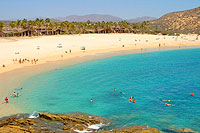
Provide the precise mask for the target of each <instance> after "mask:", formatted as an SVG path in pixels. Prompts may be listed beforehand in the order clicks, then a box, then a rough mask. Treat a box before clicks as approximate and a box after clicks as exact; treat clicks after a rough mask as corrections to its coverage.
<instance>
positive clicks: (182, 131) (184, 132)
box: [176, 128, 198, 133]
mask: <svg viewBox="0 0 200 133" xmlns="http://www.w3.org/2000/svg"><path fill="white" fill-rule="evenodd" d="M176 131H177V132H179V133H198V132H197V131H194V130H192V129H190V128H180V129H178V130H176Z"/></svg>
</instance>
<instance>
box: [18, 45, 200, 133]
mask: <svg viewBox="0 0 200 133" xmlns="http://www.w3.org/2000/svg"><path fill="white" fill-rule="evenodd" d="M22 86H23V88H24V90H23V91H22V92H20V93H21V95H22V96H21V97H19V98H17V99H15V102H16V104H19V107H20V108H22V109H24V110H25V111H27V112H33V111H48V112H51V113H68V112H85V113H89V114H95V115H100V116H104V117H107V118H109V119H111V120H113V121H114V122H115V124H114V126H115V127H126V126H131V125H148V126H150V127H155V128H159V129H166V128H168V127H176V128H183V127H184V128H191V129H193V130H197V131H200V49H186V50H173V51H161V52H152V53H141V54H132V55H124V56H117V57H111V58H105V59H101V60H95V61H91V62H86V63H81V64H77V65H73V66H66V67H63V68H61V69H58V70H53V71H49V72H47V73H42V74H39V75H37V76H34V77H32V78H30V79H28V80H27V81H25V83H24V84H23V85H22ZM20 87H21V86H20ZM114 88H117V91H116V92H114V91H113V89H114ZM119 92H123V94H119ZM191 92H194V93H195V95H194V96H190V93H191ZM130 96H134V97H135V99H136V103H130V102H129V101H128V98H129V97H130ZM91 98H93V99H94V102H93V103H91V102H90V99H91ZM159 98H161V99H168V100H172V101H171V102H168V103H170V104H174V105H176V106H165V103H166V102H162V101H159V100H158V99H159Z"/></svg>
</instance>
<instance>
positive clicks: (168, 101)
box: [158, 98, 171, 102]
mask: <svg viewBox="0 0 200 133" xmlns="http://www.w3.org/2000/svg"><path fill="white" fill-rule="evenodd" d="M158 100H160V101H164V102H171V100H162V99H160V98H159V99H158Z"/></svg>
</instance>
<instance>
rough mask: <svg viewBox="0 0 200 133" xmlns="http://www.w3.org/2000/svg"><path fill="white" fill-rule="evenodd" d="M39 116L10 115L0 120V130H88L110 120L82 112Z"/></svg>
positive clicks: (42, 114)
mask: <svg viewBox="0 0 200 133" xmlns="http://www.w3.org/2000/svg"><path fill="white" fill-rule="evenodd" d="M39 116H40V117H39V118H36V119H30V118H28V117H19V116H18V115H14V116H11V117H9V118H4V119H2V120H0V132H4V133H6V132H17V133H18V132H19V133H21V132H22V133H24V132H30V133H33V132H34V133H35V132H75V131H76V130H79V131H82V130H88V131H89V130H90V131H92V129H89V128H88V126H90V125H94V124H100V123H104V124H107V123H109V122H110V121H109V120H107V119H105V118H103V117H100V116H94V115H88V114H83V113H74V114H50V113H39Z"/></svg>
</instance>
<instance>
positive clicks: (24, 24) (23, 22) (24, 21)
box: [21, 19, 27, 29]
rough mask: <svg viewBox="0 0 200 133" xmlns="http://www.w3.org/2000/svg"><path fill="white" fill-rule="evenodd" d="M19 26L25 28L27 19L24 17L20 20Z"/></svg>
mask: <svg viewBox="0 0 200 133" xmlns="http://www.w3.org/2000/svg"><path fill="white" fill-rule="evenodd" d="M21 26H22V27H23V28H24V29H26V28H27V27H26V26H27V20H26V19H23V20H22V21H21Z"/></svg>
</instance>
